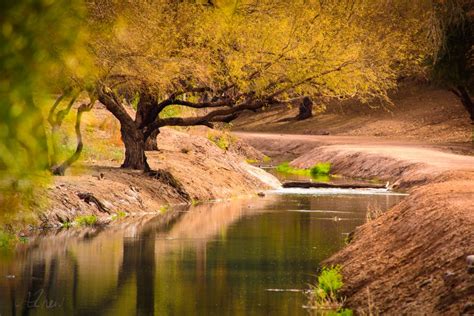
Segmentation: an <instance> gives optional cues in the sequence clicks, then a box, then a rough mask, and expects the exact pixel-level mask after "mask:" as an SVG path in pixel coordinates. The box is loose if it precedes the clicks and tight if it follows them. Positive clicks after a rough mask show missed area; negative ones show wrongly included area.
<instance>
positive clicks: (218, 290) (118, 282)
mask: <svg viewBox="0 0 474 316" xmlns="http://www.w3.org/2000/svg"><path fill="white" fill-rule="evenodd" d="M282 193H284V192H281V191H276V192H273V193H271V194H267V196H266V197H265V198H254V199H251V200H237V201H231V202H220V203H215V204H206V205H200V206H197V207H193V208H191V209H190V210H189V211H179V210H174V211H169V212H168V213H166V214H165V215H163V216H146V217H143V216H142V217H136V218H129V219H127V220H125V221H123V222H122V223H121V224H120V225H118V226H114V227H110V228H107V229H92V228H91V229H87V230H75V229H70V230H65V231H61V232H58V233H55V234H48V235H45V236H40V237H38V238H35V239H32V240H30V242H29V243H28V244H26V245H22V246H20V247H19V249H17V251H16V252H15V253H11V254H3V255H2V257H1V258H0V314H1V315H12V314H17V315H20V314H21V315H135V314H139V315H153V314H154V315H193V314H199V315H299V314H301V315H306V314H307V312H306V311H305V310H304V309H303V308H302V305H304V304H305V296H304V294H303V293H302V292H301V291H302V290H304V289H306V288H307V285H308V284H309V283H314V282H315V280H316V277H315V275H316V273H317V268H318V265H319V263H320V262H321V261H322V260H324V259H326V258H328V257H329V256H330V255H331V254H333V253H334V252H336V251H337V250H338V249H340V248H341V247H343V245H344V237H345V234H346V233H349V232H351V231H352V230H353V229H354V228H355V227H356V226H358V225H360V224H362V223H363V222H364V221H365V218H366V215H365V214H366V210H367V206H368V205H369V204H372V205H378V206H379V207H380V208H382V209H387V208H389V207H391V206H392V205H393V204H395V203H397V202H398V201H400V199H401V198H402V197H401V196H397V195H387V194H386V192H379V194H374V195H372V194H371V195H367V194H364V195H361V194H359V195H356V194H345V195H341V194H334V193H338V192H332V194H321V192H319V193H318V194H317V195H310V194H301V192H293V194H286V192H285V194H282ZM313 193H317V192H313ZM323 193H324V191H323ZM339 193H340V192H339ZM352 193H356V191H352Z"/></svg>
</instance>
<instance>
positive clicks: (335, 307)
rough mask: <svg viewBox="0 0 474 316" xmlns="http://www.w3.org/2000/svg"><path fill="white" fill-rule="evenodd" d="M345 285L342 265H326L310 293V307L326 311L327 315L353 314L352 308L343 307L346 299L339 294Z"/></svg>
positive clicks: (348, 315)
mask: <svg viewBox="0 0 474 316" xmlns="http://www.w3.org/2000/svg"><path fill="white" fill-rule="evenodd" d="M343 285H344V283H343V282H342V274H341V267H340V266H333V267H324V268H323V269H322V271H321V273H320V274H319V276H318V284H317V285H316V286H314V287H313V288H312V290H311V292H310V294H309V308H311V309H314V310H323V311H326V312H325V315H326V314H327V315H340V316H351V315H352V310H350V309H343V308H342V306H343V303H344V300H343V299H341V298H340V297H339V296H338V292H339V290H340V289H341V288H342V286H343Z"/></svg>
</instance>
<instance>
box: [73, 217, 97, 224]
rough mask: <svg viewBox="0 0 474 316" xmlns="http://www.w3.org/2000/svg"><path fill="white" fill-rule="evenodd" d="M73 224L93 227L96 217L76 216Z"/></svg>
mask: <svg viewBox="0 0 474 316" xmlns="http://www.w3.org/2000/svg"><path fill="white" fill-rule="evenodd" d="M75 222H76V224H77V225H79V226H94V225H95V224H97V216H95V215H84V216H78V217H76V220H75Z"/></svg>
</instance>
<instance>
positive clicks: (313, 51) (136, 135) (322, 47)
mask: <svg viewBox="0 0 474 316" xmlns="http://www.w3.org/2000/svg"><path fill="white" fill-rule="evenodd" d="M389 3H390V6H388V7H387V1H368V0H367V1H351V0H346V1H324V2H323V1H316V0H314V1H291V2H288V1H283V0H266V1H256V0H247V1H232V0H228V1H212V2H208V1H203V2H200V1H195V2H194V1H167V0H161V1H152V2H136V3H121V2H120V3H116V2H114V1H95V2H90V4H89V13H90V28H91V29H92V30H95V33H94V35H93V38H92V41H91V51H92V53H93V55H94V56H95V59H96V65H97V66H98V67H99V68H100V69H101V71H100V77H99V79H98V81H97V82H98V83H97V92H98V99H99V101H100V102H102V103H103V104H104V105H105V106H106V108H107V109H108V110H109V111H110V112H111V113H112V114H113V115H114V116H115V117H116V118H117V119H118V120H119V122H120V124H121V133H122V139H123V141H124V144H125V151H126V155H125V161H124V163H123V164H122V167H124V168H132V169H142V170H148V169H149V166H148V164H147V162H146V154H145V144H146V142H147V141H148V139H149V138H150V136H151V135H154V133H155V134H156V133H157V132H159V129H160V128H161V127H164V126H170V125H179V126H192V125H207V126H212V124H213V122H219V121H231V120H232V119H235V118H236V117H237V116H238V115H239V114H240V113H241V112H243V111H249V110H250V111H257V110H260V109H262V108H265V107H268V106H271V105H274V104H279V103H282V102H283V103H284V102H287V101H288V100H289V99H294V98H296V97H301V96H311V97H313V98H321V97H335V98H339V99H341V98H349V97H352V98H353V97H356V98H360V99H362V100H368V99H370V98H380V99H382V100H387V91H388V90H390V89H392V88H394V87H396V80H397V78H398V77H399V76H400V75H401V74H403V73H406V72H409V71H417V70H418V68H419V64H421V61H422V60H423V58H424V55H425V51H426V45H425V44H426V43H425V42H423V41H422V40H420V39H419V38H422V39H423V38H427V36H423V34H424V33H423V32H425V26H426V25H424V24H422V23H419V21H418V20H416V19H415V18H416V17H419V16H425V15H426V12H427V11H428V10H427V8H426V7H422V6H420V5H413V4H411V3H410V2H406V1H404V2H400V1H389ZM414 66H416V67H418V68H416V67H414ZM124 92H126V93H127V94H129V95H134V94H139V95H140V99H139V103H138V105H137V114H136V116H135V118H132V117H131V116H130V115H129V114H128V112H127V110H126V108H125V105H124V104H123V102H122V100H123V97H122V94H123V93H124ZM203 100H204V101H203ZM170 106H180V107H183V108H188V109H193V112H191V113H192V115H188V116H185V117H182V116H173V117H162V113H163V112H164V111H165V110H166V109H167V107H170ZM188 113H189V112H188Z"/></svg>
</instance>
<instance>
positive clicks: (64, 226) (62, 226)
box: [61, 222, 72, 229]
mask: <svg viewBox="0 0 474 316" xmlns="http://www.w3.org/2000/svg"><path fill="white" fill-rule="evenodd" d="M71 227H72V223H71V222H64V223H61V228H65V229H69V228H71Z"/></svg>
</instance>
